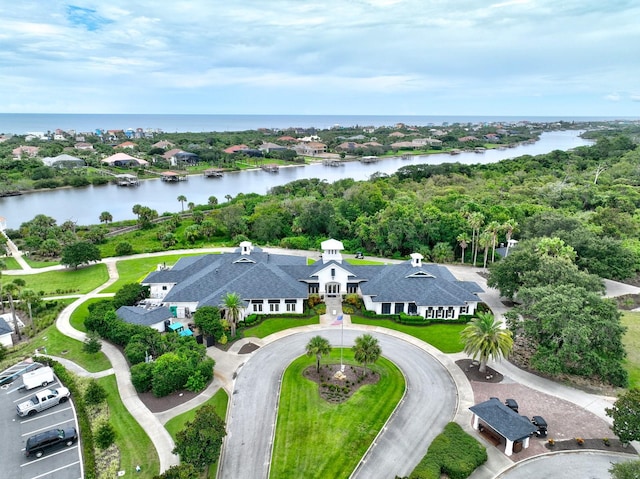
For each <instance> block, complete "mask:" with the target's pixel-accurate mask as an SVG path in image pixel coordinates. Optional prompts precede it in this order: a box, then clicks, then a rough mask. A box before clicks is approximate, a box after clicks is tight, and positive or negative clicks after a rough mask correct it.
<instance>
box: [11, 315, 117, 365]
mask: <svg viewBox="0 0 640 479" xmlns="http://www.w3.org/2000/svg"><path fill="white" fill-rule="evenodd" d="M36 348H38V349H39V348H46V354H50V355H52V356H58V357H61V358H65V359H68V360H70V361H73V362H74V363H77V364H78V365H80V366H82V367H83V368H84V369H86V370H87V371H89V372H92V373H96V372H99V371H104V370H105V369H109V368H110V367H111V363H110V362H109V360H108V359H107V357H106V356H105V355H104V353H102V352H97V353H95V354H89V353H85V352H84V351H83V350H82V342H81V341H77V340H75V339H71V338H69V337H67V336H65V335H63V334H62V333H61V332H60V331H58V328H56V327H55V325H54V326H50V327H49V328H47V329H45V330H44V331H42V332H40V333H38V334H37V335H36V336H34V337H33V338H32V339H31V340H30V341H29V342H28V343H21V344H20V345H18V346H16V347H15V348H12V349H11V350H10V356H9V357H15V359H23V358H24V357H25V356H30V355H32V354H34V352H35V350H36ZM43 352H44V351H43Z"/></svg>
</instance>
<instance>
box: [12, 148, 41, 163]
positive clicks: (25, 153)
mask: <svg viewBox="0 0 640 479" xmlns="http://www.w3.org/2000/svg"><path fill="white" fill-rule="evenodd" d="M39 151H40V148H38V147H37V146H27V145H22V146H19V147H17V148H14V149H13V150H12V152H11V153H12V154H13V157H14V158H15V159H16V160H19V159H20V158H23V157H28V158H34V157H36V156H38V152H39Z"/></svg>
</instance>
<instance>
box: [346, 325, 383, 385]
mask: <svg viewBox="0 0 640 479" xmlns="http://www.w3.org/2000/svg"><path fill="white" fill-rule="evenodd" d="M351 350H352V351H353V358H354V359H355V360H356V361H358V362H359V363H360V364H362V365H363V366H364V375H365V376H366V375H367V364H373V363H375V362H376V361H377V360H378V359H379V358H380V355H381V354H382V348H381V347H380V344H379V343H378V340H377V339H376V338H374V337H373V336H371V335H370V334H363V335H362V336H358V337H357V338H356V340H355V343H354V345H353V346H352V347H351Z"/></svg>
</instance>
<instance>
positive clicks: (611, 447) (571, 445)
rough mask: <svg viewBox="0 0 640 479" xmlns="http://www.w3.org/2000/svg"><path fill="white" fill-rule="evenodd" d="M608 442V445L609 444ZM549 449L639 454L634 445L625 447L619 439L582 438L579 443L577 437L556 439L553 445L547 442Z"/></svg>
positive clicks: (546, 445)
mask: <svg viewBox="0 0 640 479" xmlns="http://www.w3.org/2000/svg"><path fill="white" fill-rule="evenodd" d="M607 443H608V445H607ZM545 447H546V448H547V449H548V450H549V451H581V450H583V449H595V450H598V451H607V452H620V453H624V454H634V455H635V454H637V453H636V450H635V449H634V447H633V446H631V445H628V446H627V447H624V446H623V444H622V442H621V441H620V440H619V439H608V440H607V441H605V440H604V438H600V439H582V444H578V441H577V440H576V439H567V440H566V441H555V442H554V444H553V445H551V443H550V442H549V441H547V443H546V444H545Z"/></svg>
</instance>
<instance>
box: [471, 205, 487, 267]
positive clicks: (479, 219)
mask: <svg viewBox="0 0 640 479" xmlns="http://www.w3.org/2000/svg"><path fill="white" fill-rule="evenodd" d="M467 223H469V226H471V231H472V234H471V250H472V252H471V254H472V255H473V265H474V266H475V265H476V261H477V259H478V239H479V238H478V237H479V236H480V227H481V226H482V224H483V223H484V215H483V214H482V213H480V212H478V211H474V212H472V213H469V216H468V217H467Z"/></svg>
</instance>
